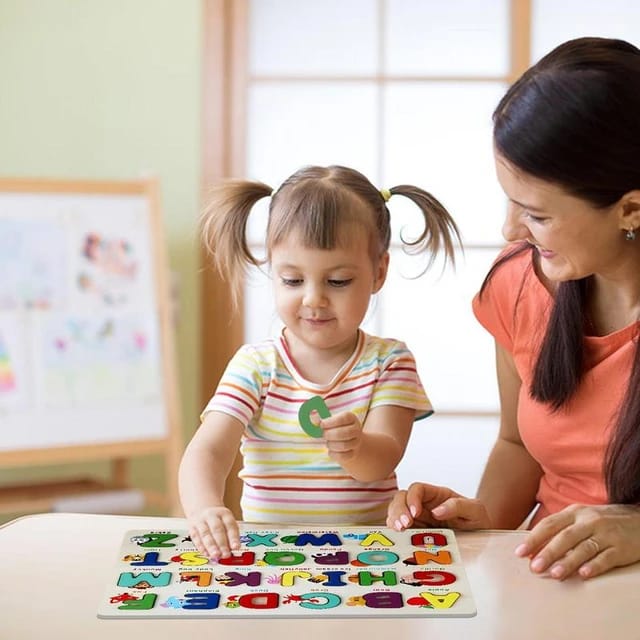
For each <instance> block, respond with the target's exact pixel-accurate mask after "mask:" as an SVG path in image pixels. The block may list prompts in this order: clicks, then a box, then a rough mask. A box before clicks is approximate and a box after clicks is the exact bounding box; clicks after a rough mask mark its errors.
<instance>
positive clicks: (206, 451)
mask: <svg viewBox="0 0 640 640" xmlns="http://www.w3.org/2000/svg"><path fill="white" fill-rule="evenodd" d="M243 428H244V427H243V425H242V423H241V422H240V421H239V420H237V419H236V418H233V417H232V416H229V415H226V414H224V413H220V412H218V411H210V412H209V413H207V414H206V416H205V418H204V420H203V422H202V424H201V425H200V427H199V428H198V430H197V431H196V433H195V434H194V436H193V438H192V439H191V442H189V444H188V445H187V448H186V449H185V452H184V455H183V456H182V461H181V462H180V469H179V472H178V486H179V490H180V501H181V502H182V508H183V509H184V512H185V516H186V517H187V519H188V521H189V532H190V534H191V539H192V540H193V542H194V544H195V545H196V547H198V549H200V551H203V552H205V553H207V554H208V555H209V556H210V557H214V558H217V557H223V558H224V557H228V556H229V553H230V549H237V548H239V546H240V534H239V530H238V525H237V523H236V521H235V518H234V517H233V514H232V512H231V510H230V509H228V508H227V507H225V506H224V489H225V484H226V481H227V476H228V475H229V472H230V470H231V467H232V466H233V461H234V460H235V456H236V453H237V452H238V448H239V446H240V438H241V437H242V431H243Z"/></svg>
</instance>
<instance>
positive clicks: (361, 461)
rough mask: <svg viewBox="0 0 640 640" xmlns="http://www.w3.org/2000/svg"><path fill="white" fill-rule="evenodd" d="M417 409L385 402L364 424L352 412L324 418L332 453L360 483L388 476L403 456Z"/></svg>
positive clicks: (325, 431)
mask: <svg viewBox="0 0 640 640" xmlns="http://www.w3.org/2000/svg"><path fill="white" fill-rule="evenodd" d="M415 416H416V412H415V410H414V409H408V408H405V407H397V406H393V405H383V406H379V407H376V408H375V409H372V410H371V411H370V412H369V414H368V415H367V419H366V421H365V423H364V425H361V424H360V421H359V420H358V418H357V417H356V416H355V415H354V414H353V413H350V412H344V413H339V414H336V415H333V416H331V417H330V418H325V419H324V420H322V421H321V425H322V429H323V431H324V438H325V441H326V443H327V448H328V450H329V456H330V457H331V459H332V460H334V461H335V462H337V463H338V464H339V465H340V466H341V467H342V468H343V469H344V470H345V471H346V472H347V473H348V474H349V475H350V476H352V477H353V478H355V479H356V480H359V481H360V482H373V481H376V480H384V479H385V478H388V477H389V476H390V475H391V474H392V473H393V471H394V470H395V468H396V467H397V466H398V463H399V462H400V460H401V459H402V456H403V455H404V451H405V449H406V447H407V442H408V441H409V436H410V435H411V428H412V426H413V422H414V420H415Z"/></svg>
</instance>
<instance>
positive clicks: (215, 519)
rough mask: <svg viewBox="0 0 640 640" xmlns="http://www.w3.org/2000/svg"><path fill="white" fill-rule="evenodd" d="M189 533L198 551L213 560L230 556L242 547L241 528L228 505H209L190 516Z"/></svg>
mask: <svg viewBox="0 0 640 640" xmlns="http://www.w3.org/2000/svg"><path fill="white" fill-rule="evenodd" d="M189 535H190V536H191V541H192V542H193V544H195V545H196V547H197V549H198V551H200V552H201V553H204V554H205V555H206V556H207V557H209V558H211V559H212V560H218V559H219V558H228V557H229V556H230V555H231V551H232V550H233V551H237V550H238V549H239V548H240V530H239V529H238V523H237V522H236V519H235V518H234V517H233V513H231V511H230V510H229V509H227V507H207V508H205V509H202V510H201V511H199V512H197V513H196V514H194V515H193V516H191V517H190V518H189Z"/></svg>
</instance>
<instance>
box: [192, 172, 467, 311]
mask: <svg viewBox="0 0 640 640" xmlns="http://www.w3.org/2000/svg"><path fill="white" fill-rule="evenodd" d="M391 195H403V196H405V197H407V198H409V199H410V200H412V201H413V202H414V203H415V204H416V205H417V206H418V208H419V209H420V211H422V214H423V216H424V223H425V224H424V229H423V231H422V233H421V234H420V235H419V236H418V237H417V238H415V239H414V240H410V241H409V240H405V239H404V238H401V241H402V244H403V245H404V247H405V249H406V250H408V251H410V252H411V253H420V252H430V255H429V259H428V263H427V267H426V269H428V268H429V267H430V266H431V264H432V263H433V261H434V259H435V257H436V255H437V254H438V253H439V252H440V250H441V249H444V253H445V258H446V259H448V260H450V261H451V263H455V256H454V241H456V242H457V243H458V244H459V245H461V242H460V234H459V232H458V228H457V226H456V223H455V221H454V220H453V218H452V217H451V216H450V214H449V213H448V211H447V210H446V209H445V208H444V206H443V205H442V204H441V203H440V202H439V201H438V200H437V199H436V198H435V197H434V196H432V195H431V194H430V193H428V192H426V191H424V190H423V189H420V188H419V187H415V186H413V185H398V186H396V187H393V188H391V189H388V190H387V191H386V193H384V192H381V191H379V190H378V189H377V188H376V187H374V185H373V184H371V182H370V181H369V180H368V179H367V178H366V177H365V176H364V175H363V174H361V173H360V172H359V171H356V170H355V169H349V168H348V167H342V166H339V165H333V166H329V167H318V166H309V167H303V168H302V169H300V170H298V171H296V172H295V173H294V174H293V175H292V176H290V177H289V178H287V179H286V180H285V181H284V182H283V183H282V184H281V185H280V187H279V188H278V189H277V191H275V192H274V190H273V189H272V188H271V187H269V186H268V185H266V184H264V183H262V182H254V181H250V180H229V181H225V182H223V183H221V184H219V185H217V186H215V187H214V188H213V189H212V191H211V195H210V200H209V203H208V205H207V207H206V209H205V210H204V212H203V216H202V235H203V242H204V245H205V248H206V249H207V251H208V252H209V253H210V255H211V256H212V258H213V262H214V266H215V267H216V268H217V269H218V271H219V272H220V274H221V275H222V277H223V278H225V279H226V280H228V281H229V282H230V285H231V290H232V295H233V300H234V302H235V301H237V299H238V296H239V294H240V291H241V288H242V283H243V280H244V276H245V274H246V270H247V267H248V266H249V265H255V266H257V267H260V266H261V265H263V264H265V263H266V262H268V261H269V259H270V256H271V249H272V248H273V247H274V246H276V245H277V244H278V243H279V242H281V241H282V240H283V239H284V238H285V237H286V236H288V235H289V234H290V233H292V232H295V233H296V234H298V236H299V238H300V241H301V242H302V244H303V245H304V246H307V247H313V248H316V249H334V248H336V247H338V246H345V245H346V244H348V237H349V234H347V233H345V227H346V228H354V227H356V228H358V227H359V228H364V229H365V230H366V231H367V233H368V234H369V240H370V242H369V248H370V253H371V258H372V260H373V261H374V262H376V261H377V260H378V259H379V258H380V257H381V256H382V255H383V254H384V253H385V252H386V251H387V250H388V249H389V243H390V240H391V225H390V221H389V209H388V208H387V202H386V200H387V199H388V198H389V197H390V196H391ZM268 196H271V203H270V205H269V216H268V222H267V237H266V251H267V257H266V259H263V260H261V259H258V258H256V257H255V256H254V255H253V254H252V253H251V251H250V249H249V244H248V242H247V221H248V219H249V214H250V213H251V211H252V209H253V206H254V205H255V204H256V202H258V200H260V199H262V198H266V197H268ZM426 269H425V271H426Z"/></svg>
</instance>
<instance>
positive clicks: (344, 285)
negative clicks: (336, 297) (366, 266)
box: [328, 278, 352, 288]
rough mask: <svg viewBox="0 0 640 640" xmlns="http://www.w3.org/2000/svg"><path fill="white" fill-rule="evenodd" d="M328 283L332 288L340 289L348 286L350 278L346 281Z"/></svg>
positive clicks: (330, 281)
mask: <svg viewBox="0 0 640 640" xmlns="http://www.w3.org/2000/svg"><path fill="white" fill-rule="evenodd" d="M328 282H329V284H330V285H331V286H332V287H336V288H340V287H346V286H348V285H350V284H351V282H352V278H349V279H348V280H329V281H328Z"/></svg>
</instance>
